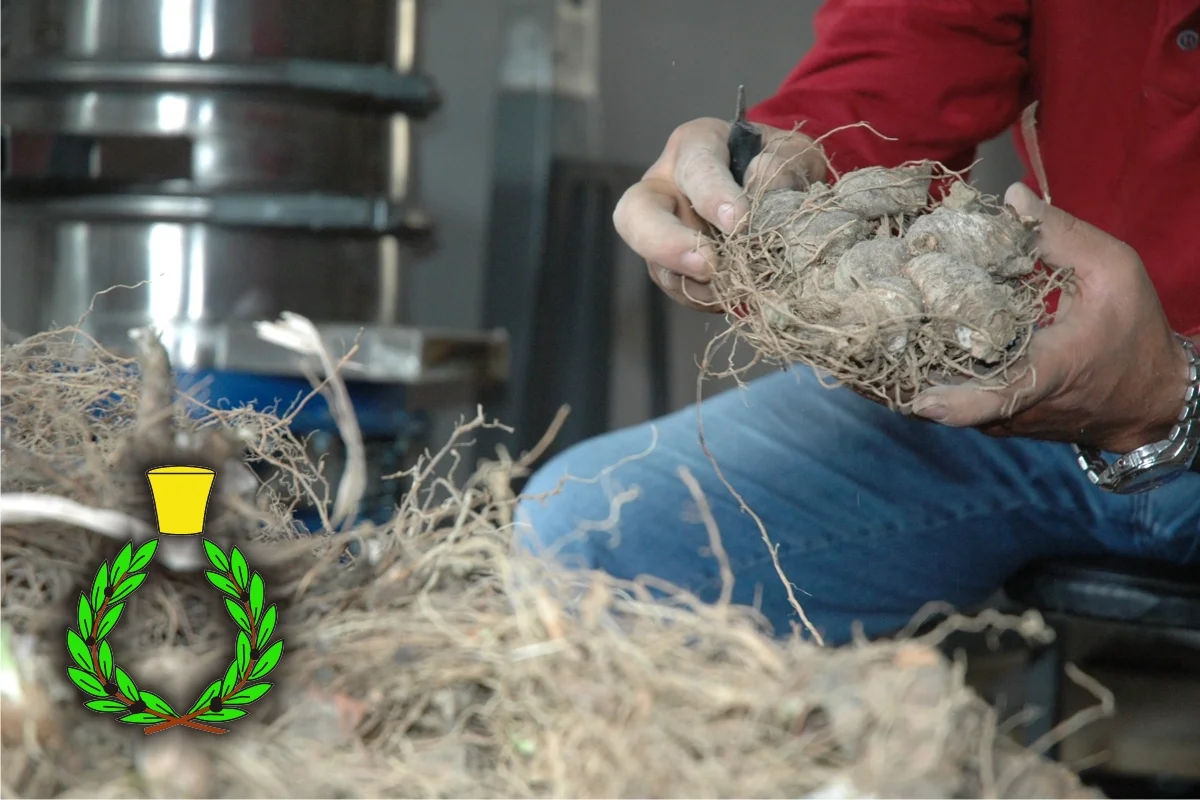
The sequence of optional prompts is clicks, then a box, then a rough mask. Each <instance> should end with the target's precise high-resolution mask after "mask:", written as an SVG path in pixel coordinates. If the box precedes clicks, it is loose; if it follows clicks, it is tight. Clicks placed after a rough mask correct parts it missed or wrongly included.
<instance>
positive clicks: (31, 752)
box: [0, 331, 1090, 798]
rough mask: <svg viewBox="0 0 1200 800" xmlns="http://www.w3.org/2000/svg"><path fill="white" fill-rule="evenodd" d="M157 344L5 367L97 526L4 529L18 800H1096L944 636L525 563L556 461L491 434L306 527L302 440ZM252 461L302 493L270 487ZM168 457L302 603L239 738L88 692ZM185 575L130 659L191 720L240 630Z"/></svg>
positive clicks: (39, 448) (10, 466)
mask: <svg viewBox="0 0 1200 800" xmlns="http://www.w3.org/2000/svg"><path fill="white" fill-rule="evenodd" d="M151 344H152V343H151ZM145 352H146V355H145V357H143V359H142V360H141V363H140V365H139V364H138V363H135V362H131V361H126V360H123V359H120V358H116V357H114V356H111V355H109V354H107V353H105V352H103V351H102V350H100V349H98V348H96V347H94V346H91V345H90V344H88V343H87V342H85V341H83V340H82V339H81V337H80V336H79V335H78V334H77V333H73V332H70V331H66V332H58V333H51V334H44V335H40V336H36V337H34V338H32V339H28V340H25V341H24V342H21V343H19V344H16V345H12V346H9V347H7V348H5V350H4V353H3V376H2V379H3V383H2V392H3V473H2V474H3V492H4V497H5V498H8V499H10V500H11V499H12V498H17V497H21V498H28V497H29V496H30V495H37V496H42V497H44V498H63V499H64V500H63V504H65V505H64V508H76V509H77V508H83V507H87V508H90V509H92V510H93V511H90V512H89V515H84V516H80V517H78V524H69V523H67V522H64V521H61V520H63V519H67V518H68V517H69V513H68V512H66V511H62V510H61V509H60V512H61V513H59V512H55V513H59V517H60V521H58V522H53V521H48V520H47V519H43V520H41V521H30V519H31V518H29V517H22V516H21V515H20V514H15V513H7V511H6V514H5V518H4V519H3V538H2V555H3V581H4V583H3V616H4V627H5V632H4V642H3V648H4V659H3V664H2V669H3V675H2V682H0V690H2V691H3V695H4V696H3V702H4V715H3V749H2V751H0V756H2V762H3V771H2V778H0V780H2V787H0V788H2V791H3V795H4V796H5V797H9V798H18V797H502V796H508V797H601V796H607V797H793V798H796V797H843V796H864V797H869V796H877V797H878V796H889V797H918V796H919V797H993V796H994V797H1077V796H1090V795H1089V792H1088V790H1086V789H1084V788H1083V787H1082V786H1081V785H1080V783H1079V782H1078V780H1077V778H1076V777H1075V776H1074V775H1073V774H1072V773H1070V772H1069V771H1068V770H1067V769H1065V768H1063V767H1061V766H1059V765H1056V764H1053V763H1051V762H1049V761H1047V760H1045V759H1043V758H1042V757H1040V756H1038V755H1036V754H1035V753H1033V752H1030V751H1027V750H1024V749H1021V748H1019V747H1017V746H1016V745H1014V744H1013V743H1012V742H1011V741H1010V740H1009V739H1008V738H1006V737H1005V736H1004V735H1003V733H1002V731H1001V730H999V729H998V721H997V719H996V714H995V712H994V711H993V710H992V709H991V708H990V707H989V706H988V705H987V704H985V703H984V702H983V701H982V700H981V699H980V698H979V697H978V696H976V695H975V694H974V693H973V692H972V691H970V690H969V689H968V688H967V687H966V686H965V685H964V682H963V670H962V667H961V665H959V664H955V663H951V662H949V661H947V660H946V659H944V658H943V657H942V656H941V655H940V654H939V652H938V651H937V650H936V649H934V648H933V647H931V646H930V643H929V642H928V641H925V640H922V639H908V640H904V641H895V642H884V643H873V644H867V643H859V644H856V645H854V646H850V647H846V648H842V649H836V650H834V649H825V648H821V647H819V646H817V645H815V644H812V643H809V642H806V641H802V640H801V639H800V638H799V637H794V638H792V639H790V640H787V641H781V640H778V639H774V638H772V637H771V636H769V635H768V634H766V633H765V632H764V629H763V625H762V623H761V620H760V619H759V618H758V617H757V616H756V614H755V613H754V612H753V611H752V610H750V609H745V608H739V607H735V606H731V605H729V604H728V603H725V602H720V603H717V604H715V605H706V604H703V603H701V602H699V601H698V600H697V599H695V598H693V597H691V596H689V595H688V594H686V593H684V592H679V591H668V592H667V594H668V595H669V597H668V599H667V600H661V599H655V597H652V595H651V587H650V585H649V584H644V583H622V582H617V581H614V580H612V579H610V578H608V577H605V576H603V575H599V574H591V573H579V572H568V571H564V570H561V569H559V568H557V567H555V566H554V565H553V564H552V563H550V562H548V561H544V560H540V559H535V558H533V557H532V556H528V555H523V554H520V553H514V551H513V550H512V548H511V541H510V540H511V536H512V526H513V510H514V503H515V501H516V498H515V497H514V496H513V494H512V492H511V490H510V489H509V481H510V478H512V477H513V476H519V475H520V474H522V472H523V471H524V470H525V469H526V468H527V467H528V465H529V461H530V460H531V458H532V457H533V456H534V455H536V454H531V455H530V457H527V458H523V459H520V460H517V461H513V460H510V459H508V458H505V457H501V458H500V459H499V460H497V461H490V462H484V463H483V464H482V465H481V466H480V467H479V468H477V469H475V470H473V471H471V473H470V474H469V475H464V476H460V477H455V475H454V473H455V470H454V469H445V468H444V467H445V465H446V464H450V465H451V466H453V465H454V464H455V463H457V461H458V458H459V456H458V453H459V449H458V448H459V447H460V444H461V443H462V442H464V441H466V440H468V439H469V438H470V436H471V435H472V431H475V430H477V429H479V428H480V427H482V426H484V425H485V424H487V423H485V421H484V420H483V419H482V418H477V419H475V420H472V421H468V422H467V423H465V424H464V425H463V426H462V427H461V428H460V430H459V432H458V435H457V436H456V438H455V440H453V441H451V442H450V443H449V444H448V445H447V446H446V447H445V448H444V449H443V450H441V451H440V452H439V453H435V454H430V455H429V456H428V457H427V458H425V459H423V460H422V461H421V463H420V464H419V465H418V466H417V467H416V468H415V470H414V472H413V473H412V474H411V475H410V476H409V477H410V480H411V489H410V490H409V491H408V493H407V495H406V497H405V499H404V501H403V503H402V504H401V505H400V507H399V508H398V509H397V511H396V513H395V516H394V519H393V520H392V521H391V523H390V524H388V525H386V526H382V527H380V526H374V525H356V526H351V527H349V528H346V529H335V528H334V526H333V525H332V524H331V525H330V529H329V530H326V531H324V532H321V533H318V534H316V535H313V536H306V537H298V536H297V535H296V534H295V533H293V531H292V526H291V525H290V524H289V522H288V512H289V506H288V504H287V503H285V502H283V501H282V500H281V499H280V498H281V497H283V496H284V495H282V494H277V493H276V491H275V489H274V488H273V487H278V486H284V484H286V486H287V489H288V492H290V493H292V494H301V495H306V496H308V497H310V498H311V499H313V500H314V502H321V503H324V506H325V507H326V508H328V507H329V505H330V502H329V497H328V496H329V494H330V492H329V491H328V487H326V486H325V482H324V480H323V478H322V475H321V472H320V465H319V464H313V463H309V462H308V461H307V460H305V458H304V456H303V447H302V445H303V443H302V442H299V441H297V440H296V439H294V438H293V437H292V436H291V435H290V434H289V433H288V431H287V429H286V426H285V425H283V424H282V422H281V419H280V418H278V417H275V416H272V415H270V414H265V413H259V412H255V411H250V410H236V411H220V410H215V409H210V410H209V411H208V412H206V413H200V414H196V413H191V414H184V413H182V412H181V411H180V409H179V408H178V407H177V406H176V405H175V404H173V403H170V402H168V399H169V397H170V392H169V391H164V388H163V387H164V386H165V385H166V383H164V382H165V381H169V373H164V372H163V371H162V370H163V364H162V363H161V361H160V360H159V359H158V358H157V357H156V356H155V355H154V353H155V352H156V350H155V349H154V348H153V346H148V347H147V348H146V350H145ZM193 411H195V409H194V408H193ZM247 461H248V462H263V463H269V464H271V465H273V468H274V469H275V471H276V473H277V474H278V475H280V476H284V477H283V479H282V480H277V481H274V482H272V483H270V484H266V483H263V482H262V481H261V480H257V479H253V478H250V477H248V476H249V475H250V473H249V472H248V471H246V470H245V469H244V463H245V462H247ZM156 462H157V463H159V464H162V463H172V462H173V463H208V464H216V465H218V469H219V471H220V473H221V476H222V479H221V481H220V485H219V486H218V487H217V489H216V490H215V491H216V494H215V496H214V498H213V500H212V501H211V503H210V512H209V520H210V523H209V525H208V527H207V529H206V535H208V536H209V537H210V538H214V539H217V540H233V541H235V542H237V543H238V546H239V547H241V548H242V549H244V551H245V552H246V557H247V560H248V561H249V563H250V565H251V566H252V568H254V569H256V570H259V571H261V573H262V574H263V576H264V578H265V580H266V585H267V593H268V599H269V601H270V602H272V603H275V604H277V606H278V607H279V608H280V609H281V610H282V616H281V623H280V628H279V632H280V635H281V636H282V638H283V640H284V641H285V643H286V649H285V651H284V656H283V659H282V661H281V662H280V666H279V668H278V669H277V670H276V685H275V688H274V689H273V690H272V691H271V692H270V693H268V694H267V695H266V697H265V698H264V699H263V700H262V701H260V702H258V703H256V704H255V705H254V707H253V709H252V710H251V711H250V713H249V714H248V716H246V717H244V718H242V719H240V720H237V721H236V722H234V723H231V724H230V725H229V728H230V732H229V733H228V734H227V735H223V736H213V735H210V734H207V733H202V732H196V731H191V730H179V729H176V730H173V731H168V732H165V733H162V734H159V735H154V736H146V735H144V734H143V733H142V731H141V729H140V728H137V727H136V726H126V725H122V724H120V723H119V722H117V721H116V720H114V719H113V717H112V716H111V715H101V714H97V713H93V712H91V711H89V710H86V709H84V708H83V703H84V702H85V701H86V700H88V699H89V698H87V697H85V696H83V694H82V693H81V692H79V691H78V690H77V689H75V688H74V687H73V686H71V685H70V684H69V683H68V682H67V680H66V671H65V667H66V664H67V663H69V658H70V657H69V656H68V654H67V646H66V640H65V631H66V628H67V626H68V625H69V624H71V621H72V620H73V619H74V609H75V606H76V602H77V600H78V598H79V595H80V592H81V591H83V590H85V589H86V588H87V587H88V586H89V585H90V583H91V581H92V577H93V576H94V575H95V573H96V570H97V568H98V566H99V564H100V563H101V562H102V561H104V560H105V559H110V560H111V559H112V558H113V556H114V554H115V553H116V552H117V551H118V549H119V548H120V547H121V546H122V544H123V543H124V541H127V540H128V537H129V536H132V537H133V538H135V539H139V538H140V537H144V536H145V535H146V533H145V526H146V525H147V524H152V523H153V516H152V514H153V512H152V511H151V507H150V504H149V500H148V493H147V491H146V489H145V475H144V469H145V467H146V466H147V465H148V464H154V463H156ZM447 475H449V476H450V477H446V476H447ZM439 476H440V477H439ZM553 501H554V498H552V497H551V498H548V499H547V500H546V502H553ZM6 502H7V501H6ZM72 502H73V503H76V504H79V506H78V507H77V506H74V505H71V503H72ZM697 503H698V508H699V509H703V508H704V507H705V506H704V504H703V498H701V497H697ZM14 507H15V506H13V505H11V504H9V505H6V506H5V508H6V509H12V508H14ZM23 520H24V521H23ZM120 520H126V523H124V524H125V525H126V528H125V529H124V531H123V530H122V529H121V527H120V524H117V523H119V521H120ZM114 521H116V522H114ZM88 528H91V529H95V530H102V531H104V532H103V533H97V532H94V531H93V530H88ZM151 535H153V534H151ZM715 535H716V534H715V533H714V536H715ZM714 544H715V545H716V544H719V542H717V541H716V540H715V539H714ZM162 546H165V543H164V544H163V545H162ZM714 552H717V553H720V552H721V551H720V548H719V547H714ZM155 563H156V564H157V563H160V561H156V562H155ZM172 563H173V564H174V565H175V567H177V569H169V568H167V567H166V566H162V567H152V570H151V571H152V574H151V576H150V579H149V580H147V582H146V584H145V586H144V587H143V588H142V589H140V590H139V591H138V592H137V593H136V594H135V595H133V597H132V598H131V599H130V601H129V603H128V607H127V608H126V610H125V612H124V615H123V617H122V620H121V622H120V625H119V626H118V627H117V629H116V630H114V632H113V633H112V635H111V637H110V640H111V642H112V648H113V652H114V653H115V659H116V661H117V663H118V664H119V665H120V666H121V667H122V668H123V669H125V670H126V671H127V672H128V673H129V674H130V675H131V676H133V677H134V678H135V679H136V681H137V682H138V684H139V685H142V686H145V687H154V689H155V690H156V691H158V692H160V693H161V694H162V695H163V697H164V698H166V699H167V700H169V701H170V702H171V703H173V704H177V705H175V707H177V708H178V707H183V708H186V707H187V704H188V702H190V698H192V697H194V696H196V694H197V693H198V692H199V690H200V688H202V687H203V686H204V685H205V684H206V683H208V682H209V681H211V680H213V679H214V676H216V677H219V675H220V673H221V672H222V671H223V670H224V665H225V664H226V663H228V662H229V659H230V658H231V653H232V652H233V649H234V644H233V643H234V635H235V629H234V628H233V627H232V625H231V624H230V621H229V619H228V616H227V615H226V614H225V612H224V609H223V607H222V606H221V605H220V600H219V596H218V595H217V593H216V592H215V590H214V589H213V588H212V586H210V585H209V584H208V583H207V582H206V581H205V579H204V578H203V577H202V576H201V574H200V573H199V572H197V571H195V569H193V568H192V567H191V566H189V565H188V564H187V563H185V561H181V560H176V561H174V562H172ZM654 588H656V589H662V588H663V587H661V586H658V585H655V587H654ZM1026 622H1027V623H1030V622H1031V621H1028V620H1027V621H1026Z"/></svg>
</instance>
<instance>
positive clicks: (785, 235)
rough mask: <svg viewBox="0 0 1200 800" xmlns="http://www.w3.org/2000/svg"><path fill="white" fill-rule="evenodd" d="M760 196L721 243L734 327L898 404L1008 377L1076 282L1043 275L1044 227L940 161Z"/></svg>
mask: <svg viewBox="0 0 1200 800" xmlns="http://www.w3.org/2000/svg"><path fill="white" fill-rule="evenodd" d="M935 181H936V183H937V185H938V186H939V187H940V191H941V192H942V196H941V197H940V199H937V200H935V199H933V198H932V196H931V191H930V189H931V185H933V184H934V183H935ZM935 193H936V192H935ZM751 200H752V203H751V211H750V215H749V217H748V218H747V223H746V224H745V225H743V227H742V229H741V230H740V231H739V232H738V233H735V234H734V235H731V236H728V237H725V238H724V239H723V240H722V241H721V242H720V243H719V259H720V268H719V269H718V270H717V275H716V277H715V279H714V282H713V287H714V290H715V292H716V295H717V297H718V299H719V301H720V302H721V303H722V305H723V307H726V308H731V309H735V310H736V311H737V313H736V314H732V315H731V316H730V319H731V322H732V329H731V331H730V332H729V333H730V334H731V335H733V336H735V337H737V338H740V339H741V340H744V341H746V342H748V343H749V344H750V345H751V346H752V347H753V348H754V350H755V351H756V353H757V354H758V355H759V356H761V357H762V358H765V359H766V360H768V361H770V362H772V363H777V364H782V365H791V364H805V365H808V366H810V367H813V368H816V369H817V370H818V371H819V372H821V373H822V374H825V375H828V376H831V377H832V378H833V379H834V380H835V381H836V382H838V383H840V384H844V385H847V386H850V387H851V388H853V389H855V390H856V391H859V392H860V393H864V394H867V395H868V396H872V397H875V398H877V399H879V400H882V401H884V402H887V403H888V404H889V405H891V406H893V407H896V408H903V407H905V406H906V405H907V403H908V401H909V400H911V398H912V396H913V395H914V394H916V393H917V392H918V391H920V390H922V389H924V388H927V387H929V386H931V385H934V384H937V383H945V382H955V381H961V380H964V379H969V378H981V377H982V378H989V379H996V380H997V381H999V382H1000V383H1003V382H1004V381H1005V380H1006V379H1008V378H1009V377H1010V368H1011V367H1012V365H1013V364H1014V363H1015V362H1016V361H1017V360H1018V359H1019V358H1020V357H1021V355H1022V354H1023V353H1024V350H1025V348H1026V346H1027V345H1028V343H1029V339H1030V336H1031V335H1032V334H1033V331H1034V330H1035V329H1036V328H1037V327H1038V326H1039V325H1041V324H1044V323H1045V322H1047V321H1048V315H1047V313H1046V298H1047V296H1048V295H1049V294H1050V293H1051V292H1052V291H1054V290H1056V289H1059V288H1062V287H1063V286H1064V285H1065V283H1066V281H1067V276H1066V275H1065V274H1062V273H1052V272H1050V271H1048V270H1046V269H1043V268H1039V269H1035V264H1036V253H1035V252H1034V238H1035V233H1036V230H1035V228H1036V226H1035V224H1034V222H1033V221H1031V220H1027V219H1021V218H1019V217H1018V215H1017V214H1016V213H1015V212H1014V211H1013V210H1012V209H1011V208H1009V207H1007V206H1005V207H1000V206H998V205H997V203H996V202H995V200H994V198H990V197H987V196H984V195H983V194H981V193H980V192H979V191H978V190H976V189H975V188H974V187H972V186H971V185H970V184H968V183H966V182H964V181H963V180H960V179H959V178H958V177H957V176H954V175H949V174H946V173H945V172H944V171H943V170H942V169H941V168H940V167H939V166H938V165H936V164H932V163H926V162H921V163H914V164H907V165H904V166H901V167H898V168H894V169H885V168H881V167H872V168H868V169H862V170H857V171H855V172H850V173H847V174H845V175H843V176H841V178H840V179H839V180H837V181H836V182H835V183H834V184H833V185H832V186H829V185H826V184H824V183H814V184H812V185H811V186H810V187H809V188H808V189H806V190H803V191H800V190H791V189H780V190H774V191H769V192H764V193H759V194H757V195H756V196H754V197H752V198H751Z"/></svg>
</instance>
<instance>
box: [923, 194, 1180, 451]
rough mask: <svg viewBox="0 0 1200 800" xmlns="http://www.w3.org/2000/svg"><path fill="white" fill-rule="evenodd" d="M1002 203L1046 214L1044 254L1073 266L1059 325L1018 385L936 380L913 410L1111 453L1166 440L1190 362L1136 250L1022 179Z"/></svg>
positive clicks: (1031, 355) (1033, 351)
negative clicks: (1042, 196) (1071, 287)
mask: <svg viewBox="0 0 1200 800" xmlns="http://www.w3.org/2000/svg"><path fill="white" fill-rule="evenodd" d="M1004 200H1005V202H1006V203H1007V204H1008V205H1010V206H1012V207H1013V208H1014V209H1015V210H1016V211H1017V213H1019V214H1020V215H1021V216H1023V217H1033V218H1035V219H1038V220H1040V221H1041V226H1040V228H1039V232H1038V249H1039V251H1040V254H1041V258H1042V260H1043V261H1045V262H1046V263H1047V264H1051V265H1054V266H1056V267H1060V268H1070V269H1073V270H1074V271H1075V281H1076V285H1075V290H1074V292H1073V293H1070V294H1068V293H1067V292H1064V293H1063V296H1062V299H1061V301H1060V303H1059V307H1058V312H1057V314H1056V315H1055V318H1054V322H1053V324H1052V325H1050V326H1049V327H1046V328H1043V329H1041V330H1039V331H1037V332H1036V333H1035V334H1034V335H1033V338H1032V340H1031V341H1030V343H1029V352H1028V354H1027V356H1026V358H1025V359H1024V361H1023V362H1022V363H1021V364H1019V365H1017V366H1016V369H1017V373H1016V374H1017V375H1018V377H1017V378H1016V379H1015V381H1014V384H1013V385H1012V386H1009V387H1007V388H994V387H985V386H984V385H983V384H982V383H981V382H979V381H968V382H966V383H963V384H960V385H957V386H938V387H934V388H932V389H927V390H925V391H924V392H922V393H921V394H920V395H918V396H917V398H916V399H915V400H914V403H913V411H914V413H916V414H918V415H919V416H922V417H925V418H927V419H932V420H934V421H937V422H941V423H942V424H945V425H951V426H954V427H977V428H981V429H982V430H983V431H984V432H985V433H988V434H990V435H993V436H1025V437H1029V438H1033V439H1049V440H1054V441H1063V442H1074V443H1076V444H1082V445H1091V446H1093V447H1099V448H1101V449H1103V450H1107V451H1109V452H1114V453H1126V452H1129V451H1130V450H1135V449H1137V448H1138V447H1141V446H1143V445H1146V444H1150V443H1151V442H1156V441H1159V440H1160V439H1165V438H1166V437H1167V435H1168V434H1169V432H1170V430H1171V426H1172V424H1174V422H1175V418H1176V415H1177V414H1178V413H1179V411H1180V409H1182V408H1183V398H1184V391H1185V389H1186V388H1187V377H1186V375H1187V360H1186V356H1185V354H1184V350H1183V348H1182V347H1180V345H1179V341H1178V340H1177V339H1176V338H1175V337H1174V335H1173V334H1172V332H1171V327H1170V325H1169V324H1168V323H1167V318H1166V315H1165V314H1164V313H1163V310H1162V306H1161V304H1160V303H1159V300H1158V295H1157V294H1156V293H1155V291H1154V286H1153V285H1152V284H1151V283H1150V278H1149V276H1147V275H1146V270H1145V268H1144V267H1143V266H1142V260H1141V259H1140V258H1139V257H1138V254H1137V253H1136V252H1134V250H1133V248H1131V247H1129V246H1128V245H1126V244H1124V243H1122V242H1120V241H1118V240H1116V239H1114V238H1113V237H1111V236H1109V235H1108V234H1106V233H1104V232H1103V231H1100V230H1098V229H1097V228H1094V227H1092V226H1091V225H1089V224H1087V223H1086V222H1082V221H1081V220H1078V219H1076V218H1075V217H1072V216H1071V215H1070V214H1067V213H1066V212H1065V211H1063V210H1062V209H1059V208H1055V207H1054V206H1048V205H1046V203H1045V202H1044V201H1042V200H1041V199H1039V198H1038V197H1037V196H1036V195H1035V194H1034V193H1033V192H1032V191H1030V190H1029V188H1028V187H1026V186H1025V185H1024V184H1014V185H1013V186H1011V187H1009V190H1008V192H1007V193H1006V195H1005V197H1004Z"/></svg>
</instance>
